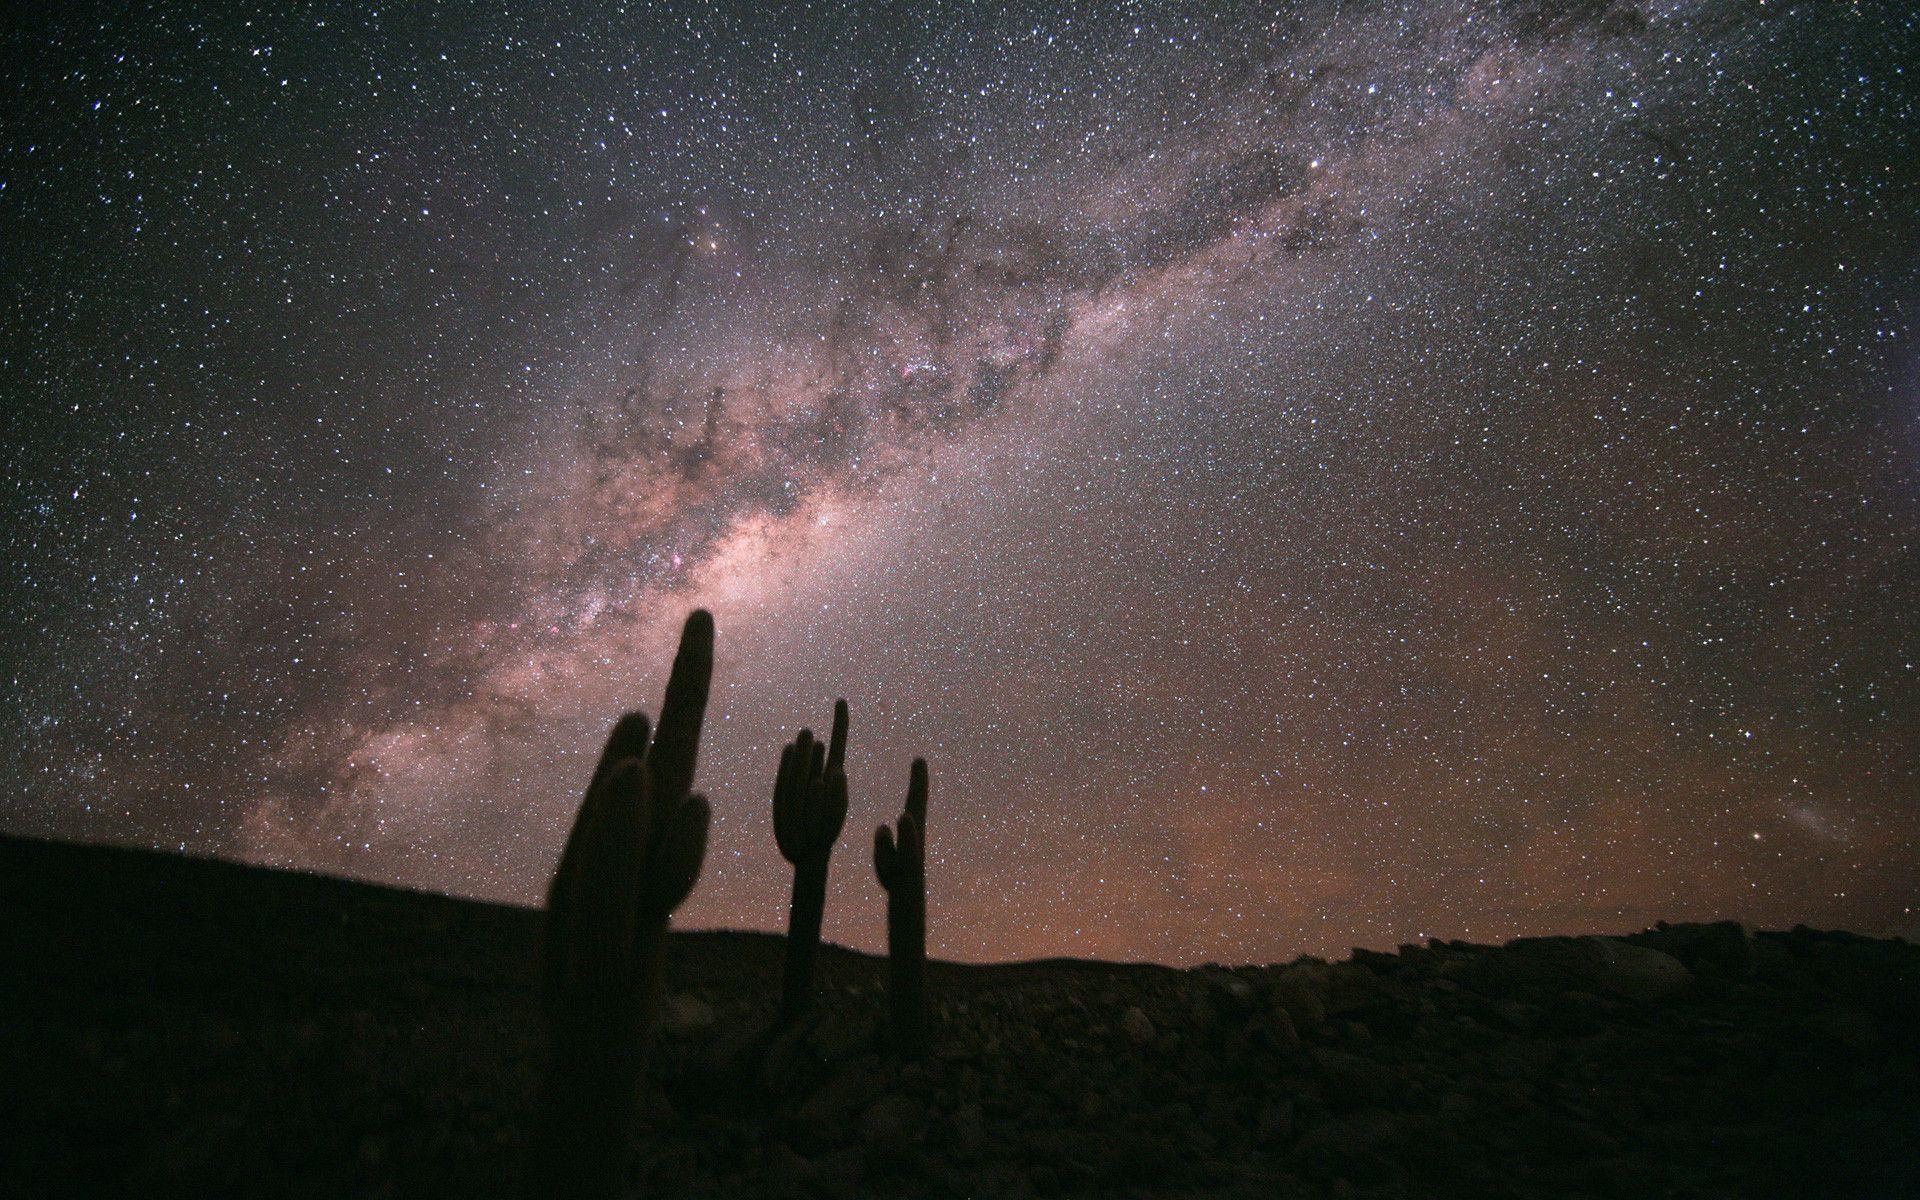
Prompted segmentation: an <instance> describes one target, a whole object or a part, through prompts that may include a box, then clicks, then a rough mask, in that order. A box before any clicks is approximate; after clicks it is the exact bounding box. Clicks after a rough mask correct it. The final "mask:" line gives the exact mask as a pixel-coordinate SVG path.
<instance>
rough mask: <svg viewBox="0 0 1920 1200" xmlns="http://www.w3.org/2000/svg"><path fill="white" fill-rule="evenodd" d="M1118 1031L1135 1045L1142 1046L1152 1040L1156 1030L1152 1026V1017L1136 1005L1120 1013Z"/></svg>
mask: <svg viewBox="0 0 1920 1200" xmlns="http://www.w3.org/2000/svg"><path fill="white" fill-rule="evenodd" d="M1120 1032H1122V1033H1124V1034H1126V1035H1127V1040H1128V1041H1131V1042H1132V1043H1133V1044H1134V1045H1136V1046H1144V1045H1146V1044H1148V1043H1149V1042H1151V1041H1153V1039H1154V1037H1155V1036H1156V1033H1157V1031H1156V1030H1155V1029H1154V1027H1153V1018H1152V1017H1149V1016H1148V1015H1147V1014H1146V1013H1145V1012H1143V1011H1141V1009H1140V1007H1139V1006H1138V1005H1135V1006H1134V1007H1132V1008H1129V1009H1128V1010H1127V1011H1126V1012H1124V1013H1122V1014H1121V1015H1120Z"/></svg>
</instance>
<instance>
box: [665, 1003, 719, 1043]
mask: <svg viewBox="0 0 1920 1200" xmlns="http://www.w3.org/2000/svg"><path fill="white" fill-rule="evenodd" d="M665 1016H666V1019H667V1020H666V1024H667V1028H669V1029H671V1030H673V1031H674V1032H675V1033H677V1034H680V1035H681V1036H683V1037H704V1036H705V1035H706V1034H708V1033H710V1032H712V1030H713V1025H714V1016H713V1006H712V1005H711V1004H708V1003H707V1002H706V1001H705V1000H702V999H701V998H700V997H698V996H696V995H694V994H692V993H691V992H680V993H678V994H677V995H674V996H670V997H668V999H667V1011H666V1013H665Z"/></svg>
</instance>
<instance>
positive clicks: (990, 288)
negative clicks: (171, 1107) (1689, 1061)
mask: <svg viewBox="0 0 1920 1200" xmlns="http://www.w3.org/2000/svg"><path fill="white" fill-rule="evenodd" d="M575 10H579V11H575ZM4 38H5V43H6V45H5V50H6V59H7V61H8V62H9V63H11V64H13V65H12V66H10V67H9V68H7V72H6V78H5V92H6V99H5V107H6V109H7V110H8V112H9V113H10V114H12V115H10V116H9V117H8V118H7V119H6V120H5V122H4V125H0V262H4V264H5V267H6V278H7V282H8V286H7V288H6V293H5V299H4V301H3V302H0V367H3V369H4V374H3V375H0V378H4V381H5V384H4V386H5V394H6V405H5V409H6V413H7V417H6V421H7V425H8V437H7V440H6V454H7V472H6V488H5V510H4V528H3V529H0V533H3V534H4V540H5V559H6V564H7V570H6V574H5V585H4V586H5V589H6V602H7V604H6V608H7V612H8V615H9V618H10V621H9V624H10V626H11V633H10V634H9V636H8V637H7V638H6V640H5V650H4V653H5V663H4V666H5V672H6V678H7V680H8V682H9V684H10V687H9V697H8V703H7V705H6V708H5V720H6V722H7V725H8V727H9V737H8V740H9V743H10V744H11V745H12V746H13V747H14V749H13V751H12V752H11V753H9V754H8V755H7V756H6V761H5V766H4V768H0V825H3V826H4V827H6V828H8V829H11V830H15V831H22V832H31V833H38V834H47V835H54V836H59V837H63V838H75V839H86V840H106V841H114V842H125V843H133V844H140V845H152V846H160V847H166V848H174V849H180V850H185V851H189V852H193V853H202V854H213V855H220V856H228V857H238V858H244V859H248V860H253V861H262V862H272V863H282V864H287V865H292V866H300V867H307V868H313V869H318V870H324V871H331V872H341V873H346V874H349V875H354V876H360V877H366V878H371V879H378V880H387V881H396V882H401V883H405V884H408V885H413V886H419V887H426V888H433V889H442V890H446V891H451V892H456V893H463V894H473V895H480V896H487V897H497V898H508V899H513V900H519V901H530V900H533V899H535V898H536V897H537V896H538V895H539V894H540V893H541V890H542V888H543V886H544V883H545V879H546V876H547V874H548V872H549V871H550V869H551V867H552V864H553V860H554V857H555V855H556V854H557V852H558V847H559V844H560V842H561V840H562V838H563V836H564V832H565V829H566V824H567V822H568V820H569V819H570V817H571V814H572V810H573V807H574V805H575V804H576V802H577V798H578V790H579V788H580V787H581V785H582V784H583V783H584V780H585V778H586V775H587V773H588V770H589V768H590V766H591V762H592V755H593V754H594V753H595V752H596V750H597V748H598V742H599V740H600V738H601V737H602V736H603V735H604V733H605V731H606V729H607V727H608V725H609V724H610V722H611V721H612V720H613V718H614V717H615V716H616V715H617V714H618V713H619V712H620V711H621V710H622V709H623V708H627V707H635V706H638V707H643V708H649V709H651V708H652V707H654V706H655V705H657V703H658V700H659V691H660V687H661V684H662V682H663V679H664V673H665V670H666V667H667V664H668V661H669V658H670V653H671V639H672V637H673V635H674V633H675V632H676V631H677V628H678V625H679V622H680V620H681V618H682V617H683V616H684V614H685V613H686V611H687V610H688V609H690V608H692V607H695V606H706V607H709V608H711V609H712V610H713V611H714V613H715V615H716V617H717V619H718V623H719V630H720V646H719V659H718V669H717V674H716V685H715V693H714V709H713V711H712V713H711V715H710V718H709V734H708V739H707V752H706V755H705V758H704V761H703V764H702V770H701V783H702V786H703V788H704V790H706V791H707V792H708V793H709V795H710V796H711V797H712V801H713V808H714V816H715V831H714V842H713V847H712V851H711V853H710V855H709V859H708V869H707V874H706V876H705V878H704V880H703V881H702V883H701V885H700V887H699V889H698V890H697V891H696V892H695V894H694V897H693V899H692V901H691V902H690V904H689V906H688V908H687V909H686V910H685V911H684V912H683V918H684V920H683V923H685V924H690V925H696V926H698V925H727V926H746V927H759V928H773V927H777V926H778V925H779V923H780V921H781V920H782V918H783V915H784V905H785V895H786V893H785V887H786V877H787V875H786V873H787V868H786V865H785V864H784V863H783V862H782V860H781V859H780V857H779V856H778V854H776V853H775V851H774V843H773V837H772V831H771V828H770V822H769V809H768V800H769V796H770V790H771V786H772V779H773V773H774V768H775V766H776V763H777V760H778V753H779V746H780V745H781V743H782V742H783V741H784V740H785V739H786V738H787V737H789V736H790V735H791V734H792V732H793V731H794V730H795V729H796V728H798V727H799V726H800V725H802V724H812V725H813V726H814V727H815V728H818V727H819V726H820V725H821V724H823V723H824V722H825V721H826V720H827V718H828V715H829V712H830V706H831V704H832V700H833V698H834V697H835V696H836V695H845V696H846V697H848V698H849V700H850V701H851V703H852V707H853V739H852V751H851V753H850V755H849V764H848V765H849V773H850V776H851V780H852V785H853V816H852V817H851V818H850V820H849V822H848V828H849V833H848V835H847V837H846V839H845V841H844V842H843V844H842V848H841V851H840V855H839V857H838V863H839V867H838V870H837V871H836V874H835V880H834V890H833V892H832V894H831V895H830V896H829V903H828V912H827V934H828V936H829V937H831V938H834V939H837V940H841V941H844V942H848V943H850V944H853V945H857V946H864V947H872V946H874V945H875V944H876V943H877V941H878V939H879V938H880V936H881V931H880V925H879V919H878V916H877V914H878V912H879V911H880V908H879V890H878V888H877V886H876V884H875V883H874V881H873V878H872V872H871V869H870V866H869V863H868V862H867V856H866V851H865V849H864V845H865V839H864V837H863V836H862V831H863V830H865V829H870V828H871V827H872V825H873V824H874V823H876V822H877V821H878V820H879V819H881V818H882V817H884V816H886V815H890V814H891V813H892V812H894V811H895V810H896V809H897V808H898V806H899V803H900V799H901V796H902V795H903V793H904V790H905V788H906V782H907V763H908V761H909V760H910V759H911V758H912V757H913V756H914V755H916V754H924V755H925V756H926V757H927V758H928V759H929V760H930V761H931V763H932V769H933V800H932V806H931V813H932V815H931V818H930V823H931V839H930V840H931V849H930V860H931V861H930V863H929V876H930V889H931V896H930V906H931V909H932V920H931V937H932V942H933V949H934V950H935V952H936V953H939V954H942V955H946V956H952V957H961V958H1001V957H1012V956H1026V955H1042V954H1072V955H1085V956H1105V957H1150V958H1155V959H1161V960H1166V961H1173V962H1193V961H1199V960H1203V959H1220V960H1248V959H1252V960H1263V961H1264V960H1272V959H1279V958H1285V957H1291V956H1292V955H1293V954H1296V953H1299V952H1303V951H1308V952H1326V951H1331V950H1341V949H1344V948H1345V947H1347V946H1349V945H1353V944H1360V945H1368V946H1381V945H1392V944H1394V943H1396V942H1401V941H1407V940H1412V939H1414V938H1416V937H1419V936H1422V935H1436V936H1449V937H1453V936H1463V937H1471V938H1475V939H1479V940H1490V939H1496V938H1502V937H1508V936H1512V935H1515V934H1519V933H1522V932H1529V933H1534V932H1560V931H1568V930H1580V931H1594V930H1610V929H1620V928H1625V927H1629V926H1635V925H1638V924H1641V923H1645V922H1650V921H1651V920H1653V919H1655V918H1668V919H1680V918H1690V917H1704V916H1713V917H1720V916H1733V917H1739V918H1744V919H1748V920H1752V921H1757V922H1760V923H1764V924H1773V925H1779V924H1792V923H1794V922H1799V921H1805V922H1809V923H1812V924H1816V925H1827V926H1846V927H1851V928H1855V929H1859V930H1862V931H1865V932H1886V931H1889V930H1898V929H1912V928H1914V925H1915V922H1916V920H1917V919H1920V918H1916V915H1915V906H1916V905H1917V904H1920V853H1917V851H1920V751H1917V750H1916V747H1920V634H1917V633H1916V630H1920V618H1917V617H1916V614H1920V558H1917V557H1916V539H1917V538H1920V464H1916V454H1917V453H1920V352H1916V350H1915V348H1914V341H1913V335H1914V332H1915V329H1914V326H1915V314H1916V305H1920V222H1917V221H1916V219H1915V213H1916V212H1920V186H1917V185H1920V136H1916V130H1920V103H1916V98H1917V97H1920V87H1916V83H1920V80H1916V79H1915V73H1916V71H1920V26H1917V24H1916V18H1915V16H1914V14H1913V12H1912V10H1911V8H1910V7H1909V6H1906V5H1899V4H1877V3H1859V4H1838V3H1836V4H1791V3H1771V4H1761V3H1751V2H1747V0H1738V2H1736V0H1699V2H1694V0H1667V2H1659V0H1645V2H1643V3H1625V2H1616V3H1606V2H1598V0H1592V2H1589V0H1579V2H1574V0H1569V2H1567V3H1551V2H1548V0H1537V2H1532V0H1502V2H1495V3H1474V2H1462V3H1432V4H1403V5H1396V4H1377V3H1317V4H1316V3H1302V4H1296V5H1291V6H1287V7H1283V8H1281V9H1280V10H1278V11H1277V12H1276V11H1274V10H1270V9H1267V8H1264V7H1256V6H1246V7H1244V8H1240V9H1237V10H1235V11H1229V12H1213V13H1208V14H1206V15H1201V14H1200V13H1199V12H1198V11H1196V10H1190V9H1188V8H1187V6H1159V5H1108V4H1097V5H1087V6H1085V7H1080V8H1068V7H1030V6H1026V5H1015V6H1004V7H1002V6H993V7H988V8H982V7H977V6H974V5H965V4H951V5H939V4H916V5H902V6H898V7H872V8H868V7H855V6H832V7H813V6H788V5H765V6H761V5H747V4H743V5H739V6H737V7H736V10H735V11H733V12H732V13H730V14H729V13H726V12H712V11H708V10H707V9H705V8H697V7H695V6H691V5H689V6H684V7H677V6H661V7H654V6H645V5H642V6H634V8H633V9H632V10H630V11H627V12H617V11H607V10H604V6H598V5H587V6H567V5H561V6H552V5H543V4H536V5H528V4H514V5H507V6H500V7H489V8H485V9H482V8H477V7H476V8H460V9H440V8H430V7H429V6H414V5H395V6H392V8H391V9H388V8H385V7H382V8H380V9H378V11H377V13H376V12H375V11H373V10H371V9H369V8H368V7H367V6H364V5H335V4H296V5H291V6H288V5H274V6H262V7H260V8H258V9H251V10H250V9H247V8H244V7H240V6H220V7H218V8H206V9H194V8H189V7H183V6H162V7H160V8H157V9H153V10H150V11H143V12H140V13H137V14H135V13H128V14H124V15H113V14H103V13H98V12H94V13H88V12H82V11H80V10H78V9H75V10H71V11H70V10H67V9H65V8H62V9H59V10H58V11H50V12H48V13H46V14H43V15H41V16H39V17H37V18H36V19H35V21H34V22H32V23H29V24H28V25H25V26H23V25H16V26H15V27H14V28H13V29H12V31H11V32H9V33H7V34H5V35H4Z"/></svg>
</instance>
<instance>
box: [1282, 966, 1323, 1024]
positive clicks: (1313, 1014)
mask: <svg viewBox="0 0 1920 1200" xmlns="http://www.w3.org/2000/svg"><path fill="white" fill-rule="evenodd" d="M1270 997H1271V999H1272V1001H1273V1003H1274V1004H1275V1005H1277V1006H1279V1007H1280V1008H1283V1009H1285V1010H1286V1012H1287V1016H1288V1017H1290V1018H1291V1019H1292V1020H1293V1024H1294V1028H1296V1029H1298V1030H1302V1031H1304V1030H1308V1029H1312V1028H1314V1027H1315V1026H1317V1025H1320V1024H1322V1023H1324V1022H1325V1021H1326V1019H1327V1002H1326V999H1325V997H1324V996H1323V995H1322V992H1321V989H1320V986H1319V981H1318V980H1317V979H1316V978H1315V977H1313V976H1312V975H1310V974H1308V973H1305V972H1303V971H1301V970H1300V969H1299V968H1291V967H1290V968H1288V969H1287V970H1286V971H1283V972H1281V973H1280V974H1279V975H1278V976H1277V977H1275V979H1274V981H1273V985H1272V988H1271V991H1270Z"/></svg>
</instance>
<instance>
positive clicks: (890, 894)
mask: <svg viewBox="0 0 1920 1200" xmlns="http://www.w3.org/2000/svg"><path fill="white" fill-rule="evenodd" d="M926 828H927V764H926V761H925V760H924V759H917V758H916V759H914V760H913V774H912V781H911V782H910V783H909V784H908V785H907V805H906V811H904V812H902V813H901V814H900V819H899V820H898V821H896V822H894V824H893V826H891V827H889V826H886V825H882V826H881V827H880V828H878V829H876V830H874V831H873V873H874V874H875V875H876V876H878V877H879V879H880V886H881V887H883V888H885V889H887V998H888V1002H889V1005H890V1009H891V1017H892V1025H893V1044H894V1049H895V1050H897V1051H898V1052H899V1053H900V1055H901V1057H903V1058H918V1057H919V1056H920V1055H922V1054H924V1053H926V1049H927V994H926V987H927V983H926V981H927V842H926Z"/></svg>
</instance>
